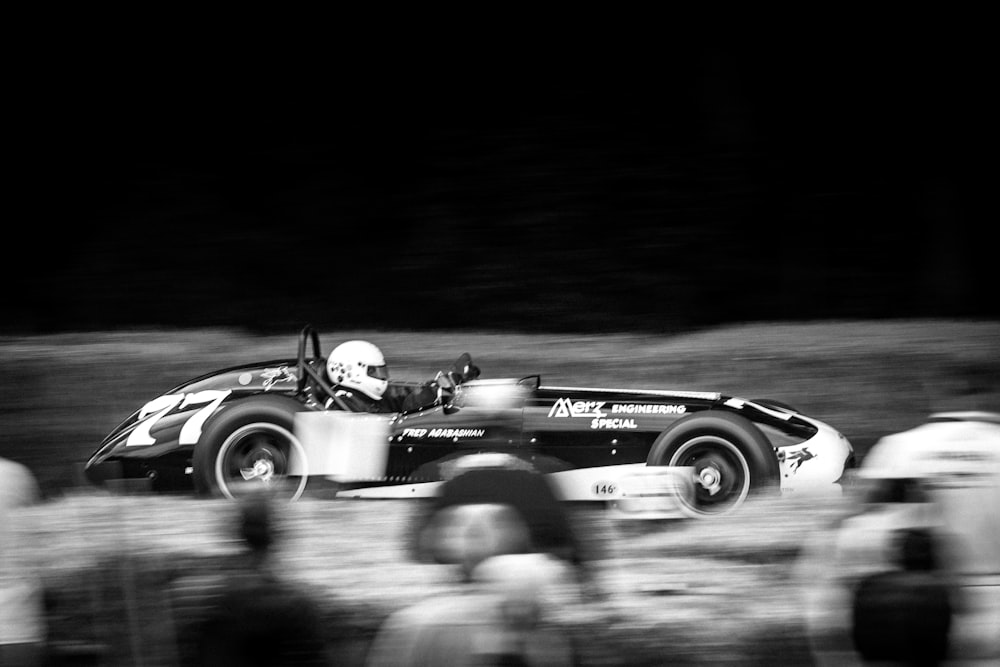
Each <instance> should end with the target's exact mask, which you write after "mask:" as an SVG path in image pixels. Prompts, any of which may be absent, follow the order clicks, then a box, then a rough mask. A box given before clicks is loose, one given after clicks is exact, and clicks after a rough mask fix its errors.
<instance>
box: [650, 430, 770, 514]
mask: <svg viewBox="0 0 1000 667" xmlns="http://www.w3.org/2000/svg"><path fill="white" fill-rule="evenodd" d="M646 464H647V465H651V466H691V467H693V468H694V474H695V484H694V497H693V498H692V499H690V500H688V499H686V498H682V499H681V509H682V510H683V511H684V513H685V514H687V515H688V516H692V517H695V518H712V517H717V516H722V515H724V514H729V513H730V512H732V511H734V510H736V509H737V508H738V507H740V506H741V505H743V503H745V502H746V501H747V499H748V498H750V497H753V496H758V495H765V494H767V493H769V492H771V491H773V490H775V489H777V488H778V484H779V481H780V471H779V467H778V459H777V457H776V456H775V454H774V448H773V447H772V446H771V443H770V442H768V440H767V438H766V437H765V436H764V434H763V433H761V431H760V429H758V428H757V427H756V426H754V425H753V424H752V423H751V422H750V421H749V420H748V419H746V418H745V417H741V416H739V415H733V414H729V413H727V412H719V411H715V410H708V411H705V412H698V413H693V414H691V415H688V416H686V417H683V418H682V419H679V420H678V421H676V422H675V423H674V424H673V425H671V426H670V428H668V429H667V430H666V431H664V432H663V433H661V434H660V436H659V437H658V438H657V439H656V441H655V442H654V443H653V446H652V448H650V451H649V457H648V458H647V460H646Z"/></svg>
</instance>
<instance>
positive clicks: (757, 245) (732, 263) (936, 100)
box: [0, 35, 1000, 334]
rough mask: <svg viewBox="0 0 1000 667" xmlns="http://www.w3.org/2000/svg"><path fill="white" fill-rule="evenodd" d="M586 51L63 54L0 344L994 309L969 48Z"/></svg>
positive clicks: (28, 189)
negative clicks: (164, 329) (111, 331)
mask: <svg viewBox="0 0 1000 667" xmlns="http://www.w3.org/2000/svg"><path fill="white" fill-rule="evenodd" d="M265 46H266V44H265ZM592 47H593V48H592V49H591V50H588V51H587V53H592V54H594V55H590V56H580V55H579V52H570V51H567V52H564V53H560V52H559V51H558V50H554V51H553V54H552V55H551V57H548V58H544V59H543V58H537V59H535V58H531V57H516V56H517V55H518V44H517V42H516V40H514V41H512V42H511V43H509V44H508V45H507V50H505V51H502V52H497V53H495V54H494V56H493V57H492V58H490V59H488V60H484V61H480V60H476V59H473V58H472V56H471V55H470V54H468V53H467V52H465V51H464V50H463V49H455V50H454V51H453V52H452V53H450V54H448V57H447V58H444V59H442V60H441V61H434V62H430V61H426V60H423V59H420V58H417V57H416V56H417V53H416V52H410V53H407V52H406V50H405V49H404V50H402V51H401V52H399V53H396V54H394V55H393V56H392V57H391V58H385V59H384V62H382V63H381V64H375V63H374V62H373V61H372V58H373V56H374V55H375V53H374V52H375V49H370V48H369V49H359V50H357V51H356V52H353V53H352V56H351V57H350V58H346V59H345V58H344V56H343V54H342V53H337V54H334V53H332V52H331V53H326V52H324V51H323V50H322V49H318V50H317V51H316V52H314V53H313V52H311V53H309V54H308V55H303V56H301V57H299V58H288V57H285V58H280V59H279V58H276V57H275V50H271V51H269V50H267V49H264V50H263V51H261V52H260V53H259V54H258V55H257V56H255V57H249V56H247V55H246V52H244V51H234V52H232V53H228V54H227V53H226V52H225V51H223V52H222V54H221V55H219V56H217V57H213V58H185V57H182V54H183V44H181V43H178V44H175V45H174V46H173V50H172V51H167V52H165V53H160V54H159V55H158V56H157V57H156V58H152V59H147V58H146V56H145V52H144V53H143V55H141V56H139V55H135V56H133V54H132V53H130V52H128V51H122V50H119V51H113V52H111V53H109V54H107V55H106V56H105V57H93V56H92V55H91V53H90V51H89V50H87V49H83V48H81V49H78V50H75V51H74V50H73V49H69V50H63V51H61V52H60V55H59V56H57V57H55V58H54V60H53V61H52V62H50V63H48V65H47V66H46V67H45V68H44V70H43V72H44V73H43V74H38V73H37V72H36V73H32V74H26V75H25V82H26V85H25V87H24V89H23V90H24V92H23V94H17V95H14V96H13V97H12V99H11V102H10V108H11V109H13V110H14V111H15V112H16V114H17V118H18V120H17V121H16V122H11V123H10V124H9V126H8V130H9V135H10V137H11V138H12V139H13V140H14V143H15V144H16V148H15V150H14V151H13V152H12V153H11V155H12V157H13V160H12V162H13V166H14V168H15V169H14V171H15V172H16V174H17V175H16V177H15V179H14V180H13V182H12V184H13V186H14V187H13V190H14V192H15V196H16V197H17V198H18V200H21V201H23V203H22V205H21V206H18V207H17V208H16V212H15V213H14V214H13V215H11V216H8V218H7V224H6V225H5V227H6V233H5V239H6V241H5V246H6V250H7V252H6V253H5V254H6V256H7V258H8V261H7V262H6V263H5V267H4V273H5V274H6V275H5V276H4V284H5V286H6V288H5V294H4V303H3V304H2V305H3V309H4V313H5V317H4V318H3V321H2V329H0V332H3V333H29V334H30V333H43V332H50V331H61V330H77V329H103V328H121V327H149V326H181V327H189V326H190V327H201V326H239V327H245V328H248V329H251V330H260V331H273V332H286V331H288V330H296V329H297V328H298V327H299V326H301V324H303V323H304V322H312V323H314V324H316V325H318V326H320V327H321V328H322V329H324V330H329V329H332V328H334V327H379V328H447V329H459V328H489V329H520V330H567V331H606V330H629V331H649V332H669V331H676V330H681V329H686V328H691V327H702V326H709V325H713V324H718V323H725V322H732V321H747V320H808V319H823V318H877V319H881V318H909V317H970V318H972V317H975V318H983V317H985V318H995V317H997V316H998V315H1000V299H997V298H996V297H995V291H994V290H995V283H996V280H995V278H994V276H995V273H996V271H995V267H994V266H993V262H994V257H995V251H994V248H995V245H994V244H993V243H992V242H987V239H986V237H985V234H986V233H988V230H989V229H990V226H989V223H990V222H992V219H991V218H987V217H985V215H984V213H983V209H982V207H981V204H982V200H983V195H984V192H985V191H986V188H987V183H990V181H991V178H990V177H989V176H988V174H989V173H990V170H989V168H987V167H985V166H984V165H988V164H990V163H991V162H992V161H993V160H994V159H995V153H993V152H992V149H991V148H990V145H991V139H992V123H993V122H994V121H993V116H992V110H991V109H992V107H990V106H989V105H988V100H989V97H990V96H989V92H990V89H991V88H992V87H994V83H995V82H994V78H995V77H994V76H992V74H991V72H990V69H989V66H988V62H989V61H988V58H987V57H986V56H987V49H986V48H985V47H983V46H980V45H979V43H978V42H977V41H976V40H975V39H972V38H970V39H968V40H961V39H959V40H953V41H948V42H942V41H941V40H940V39H936V38H933V35H932V36H931V37H927V36H925V35H917V36H916V37H915V38H913V39H912V40H904V41H893V40H889V39H885V38H884V36H882V35H876V38H875V39H871V40H866V41H864V42H862V43H859V42H857V41H856V40H853V39H848V38H832V39H831V38H827V39H822V40H815V41H814V40H813V39H811V38H810V37H805V38H801V39H799V40H797V41H796V42H794V43H789V44H781V45H775V44H773V43H770V42H766V41H765V40H761V41H759V42H758V41H755V40H753V39H744V40H742V41H738V42H732V41H726V40H720V41H719V43H712V42H705V43H703V44H699V45H697V46H692V47H689V46H685V47H684V48H666V47H664V48H660V47H659V46H656V45H651V46H650V48H649V49H648V50H643V52H642V53H633V52H628V53H625V54H620V53H619V54H618V55H617V57H612V56H611V55H609V53H610V49H608V48H606V47H603V46H602V45H601V44H599V43H597V42H595V43H594V44H592ZM520 55H522V56H523V54H520ZM990 184H991V183H990Z"/></svg>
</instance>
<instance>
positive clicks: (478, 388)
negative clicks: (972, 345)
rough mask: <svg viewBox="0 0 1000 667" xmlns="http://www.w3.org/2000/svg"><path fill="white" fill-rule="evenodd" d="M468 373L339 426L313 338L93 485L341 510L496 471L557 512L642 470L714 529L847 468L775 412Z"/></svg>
mask: <svg viewBox="0 0 1000 667" xmlns="http://www.w3.org/2000/svg"><path fill="white" fill-rule="evenodd" d="M310 342H311V343H312V355H311V356H310V355H307V354H306V352H307V349H308V347H309V343H310ZM470 368H475V367H474V366H473V365H472V363H471V358H470V357H469V356H468V355H467V354H466V355H463V356H462V357H460V358H459V360H458V361H457V362H456V364H455V366H454V367H453V368H452V370H451V371H448V372H446V373H445V372H442V373H439V374H438V377H437V378H435V381H432V382H429V383H399V382H390V384H389V388H388V390H387V393H386V396H385V398H384V399H383V400H384V402H385V403H386V404H387V405H389V406H392V409H390V410H388V411H387V412H386V413H385V414H382V415H370V414H363V415H361V414H351V415H348V414H346V413H345V410H343V409H342V408H343V407H344V406H343V405H340V404H338V401H337V400H336V398H335V394H336V392H335V390H334V388H333V387H332V386H331V384H332V383H331V382H330V378H329V377H327V375H326V374H325V372H324V370H323V369H324V364H323V357H322V355H321V354H320V350H319V342H318V336H317V334H316V332H315V330H313V329H311V328H310V327H307V328H306V329H304V330H303V332H302V334H301V336H300V339H299V355H298V358H297V359H290V360H284V361H274V362H268V363H264V364H251V365H246V366H240V367H235V368H228V369H224V370H222V371H219V372H216V373H212V374H209V375H206V376H203V377H201V378H197V379H195V380H192V381H191V382H188V383H185V384H183V385H181V386H179V387H177V388H175V389H173V390H171V391H169V392H167V393H166V394H164V395H162V396H159V397H157V398H154V399H153V400H151V401H149V402H148V403H146V404H145V405H144V406H142V407H141V408H140V409H139V410H137V411H136V412H135V413H134V414H132V415H131V416H130V417H129V418H128V419H126V420H125V421H124V422H123V423H122V424H121V425H120V426H119V427H118V428H116V429H115V430H114V431H113V432H112V433H111V434H110V435H108V436H107V438H105V440H104V442H103V443H102V444H101V446H100V447H99V449H98V451H97V452H96V453H95V454H94V455H93V456H92V457H91V459H90V460H89V462H88V463H87V465H86V470H87V474H88V476H89V477H90V479H91V480H93V481H94V482H95V483H104V482H105V481H106V480H108V479H114V478H119V477H125V478H147V479H151V480H152V482H151V485H152V486H153V487H154V488H157V489H164V490H168V489H174V488H187V489H191V488H194V489H195V490H197V491H199V492H201V493H203V494H209V495H211V494H221V495H227V496H230V495H232V494H233V493H235V492H236V490H237V489H238V487H240V486H241V485H243V484H244V483H246V484H255V483H256V484H259V483H261V482H264V483H269V484H270V483H273V482H274V481H276V480H278V479H285V478H286V477H290V478H292V480H293V481H294V483H295V487H296V488H295V493H296V494H298V493H301V492H302V489H304V487H305V484H306V480H307V479H308V478H309V477H326V478H335V479H336V480H337V481H338V483H339V484H340V489H341V491H340V495H343V496H349V497H383V498H388V497H421V496H427V495H431V494H433V493H434V489H435V488H436V486H437V485H439V484H440V483H441V482H442V481H444V480H446V479H448V478H449V477H450V476H453V475H455V474H458V473H459V472H461V471H462V470H463V469H466V468H468V467H470V466H473V465H481V464H483V463H484V462H489V461H493V462H497V461H502V462H503V464H504V465H512V466H515V467H524V468H530V469H532V470H536V471H540V472H543V473H545V474H548V475H550V477H551V479H552V480H553V481H554V482H555V483H556V485H557V486H558V488H559V489H560V490H561V492H562V495H563V496H564V497H565V498H566V499H567V500H580V501H617V500H621V499H622V498H624V497H628V495H629V491H630V485H631V487H632V488H633V489H634V488H635V485H636V484H639V485H640V486H641V485H643V484H646V483H648V482H649V479H650V476H649V475H648V471H649V469H651V468H656V470H657V471H659V472H664V473H666V472H667V470H666V469H668V468H669V469H672V470H676V471H681V470H683V472H684V474H685V475H687V476H688V477H689V478H690V479H689V481H690V482H691V484H692V485H693V486H692V489H693V490H692V493H691V494H690V498H689V499H688V500H687V501H685V503H686V505H687V507H688V509H689V510H690V512H691V513H693V514H695V515H698V516H713V515H716V514H721V513H725V512H728V511H730V510H732V509H735V508H736V507H738V506H739V505H740V504H742V503H743V502H744V501H745V500H746V498H748V497H749V496H750V495H752V494H753V493H756V492H758V491H760V492H763V491H765V490H769V489H775V490H779V489H780V491H781V492H784V493H793V492H795V493H799V492H810V491H834V492H837V491H838V490H839V487H838V485H837V484H838V482H839V480H840V477H841V476H842V474H843V472H844V469H845V467H846V466H848V465H849V464H850V461H851V457H852V449H851V446H850V443H849V442H848V441H847V439H846V438H844V437H843V436H842V435H841V434H840V433H838V432H837V431H836V430H834V429H833V428H831V427H830V426H828V425H826V424H824V423H822V422H820V421H818V420H816V419H813V418H810V417H807V416H805V415H802V414H799V413H798V412H796V411H795V410H793V409H791V408H789V407H788V406H785V405H783V404H780V403H778V402H776V401H766V400H759V401H751V400H746V399H742V398H737V397H731V396H726V395H723V394H721V393H718V392H703V391H665V390H637V389H608V388H587V387H567V386H546V385H543V384H542V382H541V378H540V376H537V375H536V376H529V377H525V378H514V379H495V380H494V379H489V380H481V379H476V378H477V376H478V372H476V373H475V374H470V373H469V372H468V370H469V369H470ZM418 396H425V397H426V398H425V399H424V400H419V401H413V400H412V399H414V398H415V397H418ZM332 417H336V419H327V422H329V423H324V422H323V420H324V419H325V418H332ZM344 417H348V418H350V420H351V421H345V420H344V419H343V418H344ZM356 418H361V419H356ZM334 422H335V423H334ZM345 429H346V431H345ZM348 431H349V432H350V436H349V437H347V436H345V433H346V432H348ZM316 434H321V435H318V436H317V435H316ZM322 434H325V435H322ZM361 441H364V442H363V443H362V442H361ZM338 443H339V444H340V445H342V446H344V447H347V448H349V449H351V451H352V452H353V454H352V455H351V456H354V462H353V463H351V464H350V465H348V463H347V462H346V458H345V457H348V454H347V453H344V452H343V451H338V453H337V454H336V455H334V454H332V453H331V452H333V450H332V449H330V447H333V446H334V445H337V444H338ZM359 453H362V454H359ZM358 455H362V456H363V458H364V459H365V461H366V463H365V465H363V466H361V467H360V468H359V467H358V465H356V464H357V456H358ZM345 466H346V467H345ZM352 468H353V469H352ZM667 476H668V477H669V475H667ZM675 478H676V476H675ZM630 480H631V481H630ZM671 483H672V484H673V483H677V484H681V485H682V486H683V484H684V483H685V482H683V481H680V482H677V481H676V479H675V481H674V482H671ZM682 495H683V494H682Z"/></svg>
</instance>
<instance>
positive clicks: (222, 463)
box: [193, 400, 307, 500]
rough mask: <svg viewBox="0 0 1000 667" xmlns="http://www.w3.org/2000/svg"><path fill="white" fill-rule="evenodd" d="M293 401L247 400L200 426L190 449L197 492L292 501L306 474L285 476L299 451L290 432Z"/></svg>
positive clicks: (302, 485)
mask: <svg viewBox="0 0 1000 667" xmlns="http://www.w3.org/2000/svg"><path fill="white" fill-rule="evenodd" d="M295 412H296V409H295V407H294V405H289V404H285V403H284V402H282V401H275V400H261V401H248V402H247V403H246V404H243V405H237V406H233V407H232V408H231V410H229V411H227V412H223V413H221V414H220V415H219V416H218V417H217V418H216V419H215V420H214V421H213V422H211V423H210V424H208V425H206V429H205V431H204V433H203V435H202V438H201V440H200V442H199V444H198V446H197V447H196V448H195V453H194V460H193V467H194V471H193V475H194V482H195V488H196V490H197V491H198V492H199V494H200V495H203V496H210V497H211V496H223V497H226V498H230V499H238V498H240V497H243V496H246V495H248V494H253V493H261V492H264V493H269V494H271V495H274V496H275V497H282V498H287V499H289V500H296V499H298V498H299V496H301V495H302V492H303V491H304V490H305V485H306V481H307V477H306V476H304V475H299V476H290V475H289V472H290V471H291V459H292V457H301V459H300V461H302V462H303V465H301V466H300V467H299V469H305V467H306V466H305V465H304V462H305V450H304V449H303V447H302V444H301V443H300V442H299V440H298V438H296V437H295V434H294V432H293V417H294V414H295Z"/></svg>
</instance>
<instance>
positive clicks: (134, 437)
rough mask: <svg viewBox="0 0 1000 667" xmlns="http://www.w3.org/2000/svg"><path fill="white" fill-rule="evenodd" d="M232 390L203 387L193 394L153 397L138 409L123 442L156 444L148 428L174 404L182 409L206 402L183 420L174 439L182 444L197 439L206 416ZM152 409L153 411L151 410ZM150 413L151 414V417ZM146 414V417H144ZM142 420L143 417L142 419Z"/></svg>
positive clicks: (126, 444)
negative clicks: (131, 427) (135, 420)
mask: <svg viewBox="0 0 1000 667" xmlns="http://www.w3.org/2000/svg"><path fill="white" fill-rule="evenodd" d="M231 393H232V390H230V389H226V390H218V389H206V390H205V391H199V392H196V393H193V394H166V395H164V396H160V397H159V398H154V399H153V400H151V401H150V402H149V403H146V405H144V406H142V409H141V410H140V411H139V420H140V422H141V423H140V424H139V425H138V426H136V427H135V429H134V430H133V431H132V433H130V434H129V436H128V440H127V441H126V442H125V446H126V447H134V446H138V445H154V444H156V439H155V438H154V437H153V436H152V435H151V434H150V430H151V429H152V428H153V425H154V424H156V422H158V421H159V420H160V419H161V418H162V417H163V416H164V415H166V414H167V413H168V412H170V411H171V410H173V409H174V408H175V407H177V406H178V405H180V409H182V410H183V409H184V408H186V407H187V406H189V405H199V404H201V403H208V405H206V406H205V407H203V408H202V409H201V410H198V411H197V412H195V413H194V414H193V415H191V416H190V417H188V420H187V421H186V422H184V426H183V427H181V433H180V437H179V438H178V440H177V442H178V444H181V445H193V444H195V443H196V442H198V438H200V437H201V427H202V426H203V425H204V424H205V420H207V419H208V418H209V417H210V416H211V415H212V413H213V412H215V409H216V408H218V407H219V404H220V403H222V401H223V400H225V398H226V396H229V394H231ZM154 413H155V414H154ZM150 415H152V416H151V417H150ZM147 417H149V419H146V418H147ZM144 419H145V421H142V420H144Z"/></svg>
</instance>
